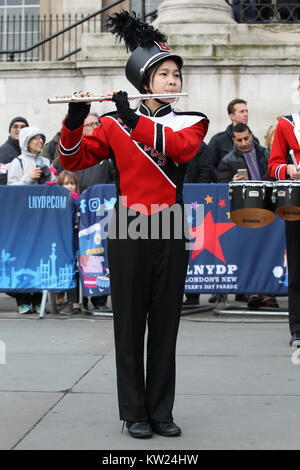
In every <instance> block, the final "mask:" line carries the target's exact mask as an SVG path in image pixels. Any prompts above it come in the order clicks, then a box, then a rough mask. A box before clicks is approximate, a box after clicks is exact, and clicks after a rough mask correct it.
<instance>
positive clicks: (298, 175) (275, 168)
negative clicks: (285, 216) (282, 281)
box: [269, 112, 300, 347]
mask: <svg viewBox="0 0 300 470" xmlns="http://www.w3.org/2000/svg"><path fill="white" fill-rule="evenodd" d="M290 150H292V151H293V152H294V159H295V162H293V161H292V159H291V156H290ZM299 162H300V114H299V112H298V113H294V114H291V115H289V116H284V117H280V118H278V123H277V126H276V130H275V135H274V140H273V144H272V149H271V154H270V159H269V173H270V176H272V177H273V178H276V179H277V180H292V181H297V180H300V171H299V169H298V165H299ZM296 164H297V165H296ZM285 235H286V249H287V262H288V272H289V275H288V300H289V326H290V332H291V335H292V336H291V339H290V346H292V347H300V308H299V305H300V249H299V239H300V220H296V221H287V220H286V221H285Z"/></svg>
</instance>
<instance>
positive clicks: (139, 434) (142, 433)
mask: <svg viewBox="0 0 300 470" xmlns="http://www.w3.org/2000/svg"><path fill="white" fill-rule="evenodd" d="M126 427H127V429H128V432H129V434H130V436H131V437H136V438H138V439H144V438H147V437H152V434H153V433H152V429H151V427H150V424H149V423H147V422H146V421H126Z"/></svg>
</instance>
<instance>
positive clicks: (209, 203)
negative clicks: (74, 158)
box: [76, 184, 287, 296]
mask: <svg viewBox="0 0 300 470" xmlns="http://www.w3.org/2000/svg"><path fill="white" fill-rule="evenodd" d="M115 201H116V194H115V186H114V185H96V186H92V187H90V188H88V189H87V190H86V191H85V192H84V193H83V194H82V195H81V196H80V198H78V199H77V201H76V204H77V206H78V208H79V210H80V226H79V253H80V263H79V269H80V274H81V280H82V286H83V295H87V296H95V295H101V294H109V292H110V284H109V267H108V259H107V239H106V238H107V230H108V224H109V220H110V217H111V215H112V209H113V206H114V204H115ZM184 204H185V207H186V212H187V216H188V221H189V224H190V228H189V235H190V237H191V239H190V242H189V244H188V245H189V250H190V260H189V266H188V271H187V277H186V284H185V292H186V293H187V292H189V293H220V294H229V293H257V294H260V293H261V294H263V293H265V294H274V295H287V262H286V250H285V235H284V221H283V220H282V219H280V218H278V217H276V218H275V220H274V222H273V223H272V224H270V225H268V226H266V227H262V228H257V229H248V228H243V227H239V226H237V225H235V224H234V223H232V222H231V220H230V212H229V211H230V205H229V200H228V185H227V184H186V185H185V186H184ZM174 255H176V254H174Z"/></svg>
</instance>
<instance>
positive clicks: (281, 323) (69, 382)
mask: <svg viewBox="0 0 300 470" xmlns="http://www.w3.org/2000/svg"><path fill="white" fill-rule="evenodd" d="M202 300H204V301H205V298H204V296H203V297H201V302H202ZM280 300H281V301H280V304H281V306H283V307H286V299H285V298H283V299H280ZM288 340H289V331H288V323H287V316H286V313H285V312H284V311H282V312H281V314H278V315H269V314H268V313H267V312H265V314H263V313H260V314H257V315H255V314H252V315H249V314H245V313H244V314H230V313H227V312H225V313H221V314H219V315H218V316H216V315H214V314H213V313H212V312H209V311H205V312H201V311H199V312H198V313H195V312H194V313H192V314H190V315H183V316H182V318H181V325H180V332H179V338H178V348H177V394H176V402H175V407H174V417H175V420H176V422H177V423H178V424H179V425H180V426H181V427H182V431H183V432H182V436H181V437H179V438H164V437H161V436H157V435H154V436H153V438H151V439H147V440H137V439H133V438H131V437H130V436H129V435H128V433H127V432H126V431H124V432H123V433H122V432H121V430H122V423H121V422H120V421H119V419H118V408H117V399H116V378H115V364H114V345H113V329H112V318H111V317H84V316H82V317H80V316H77V317H71V318H66V317H60V316H59V315H54V314H50V315H49V314H47V315H46V316H45V318H44V319H42V320H41V319H39V318H38V317H37V316H36V315H32V316H21V315H19V314H16V313H15V304H14V300H13V299H11V298H9V297H7V296H5V294H0V345H1V346H2V354H1V351H0V362H3V363H2V364H0V378H1V380H0V416H1V426H0V449H2V450H3V449H17V450H25V449H26V450H33V449H34V450H39V449H42V450H47V449H49V450H54V449H65V450H73V449H78V450H84V449H85V450H87V449H89V450H98V451H100V450H101V451H102V452H111V453H113V451H114V450H116V449H119V450H123V451H125V450H126V451H132V452H133V451H134V450H138V449H143V450H145V449H147V450H153V449H155V450H161V451H163V450H175V451H176V450H184V449H186V450H195V451H196V450H202V449H206V450H209V449H212V450H214V449H227V450H229V449H299V447H300V444H299V422H300V407H299V399H300V387H299V372H300V365H297V364H293V363H292V360H291V359H292V353H293V350H291V348H290V347H289V346H288ZM3 346H5V351H4V350H3ZM0 349H1V348H0ZM297 351H298V350H296V353H294V359H295V360H294V362H295V363H297V362H300V361H298V356H297V357H295V354H297ZM4 352H5V354H4ZM299 352H300V350H299Z"/></svg>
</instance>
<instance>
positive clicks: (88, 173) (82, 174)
mask: <svg viewBox="0 0 300 470" xmlns="http://www.w3.org/2000/svg"><path fill="white" fill-rule="evenodd" d="M98 126H99V116H98V114H97V113H89V114H88V115H87V117H86V118H85V120H84V123H83V135H92V133H93V130H94V129H95V128H96V127H98ZM76 177H77V180H78V184H79V189H80V192H81V193H82V192H83V191H84V190H85V189H87V188H88V187H89V186H93V185H95V184H112V183H114V181H115V178H114V171H113V166H112V162H111V160H104V161H102V162H100V163H99V164H97V165H94V166H92V167H90V168H85V169H84V170H79V171H76Z"/></svg>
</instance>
